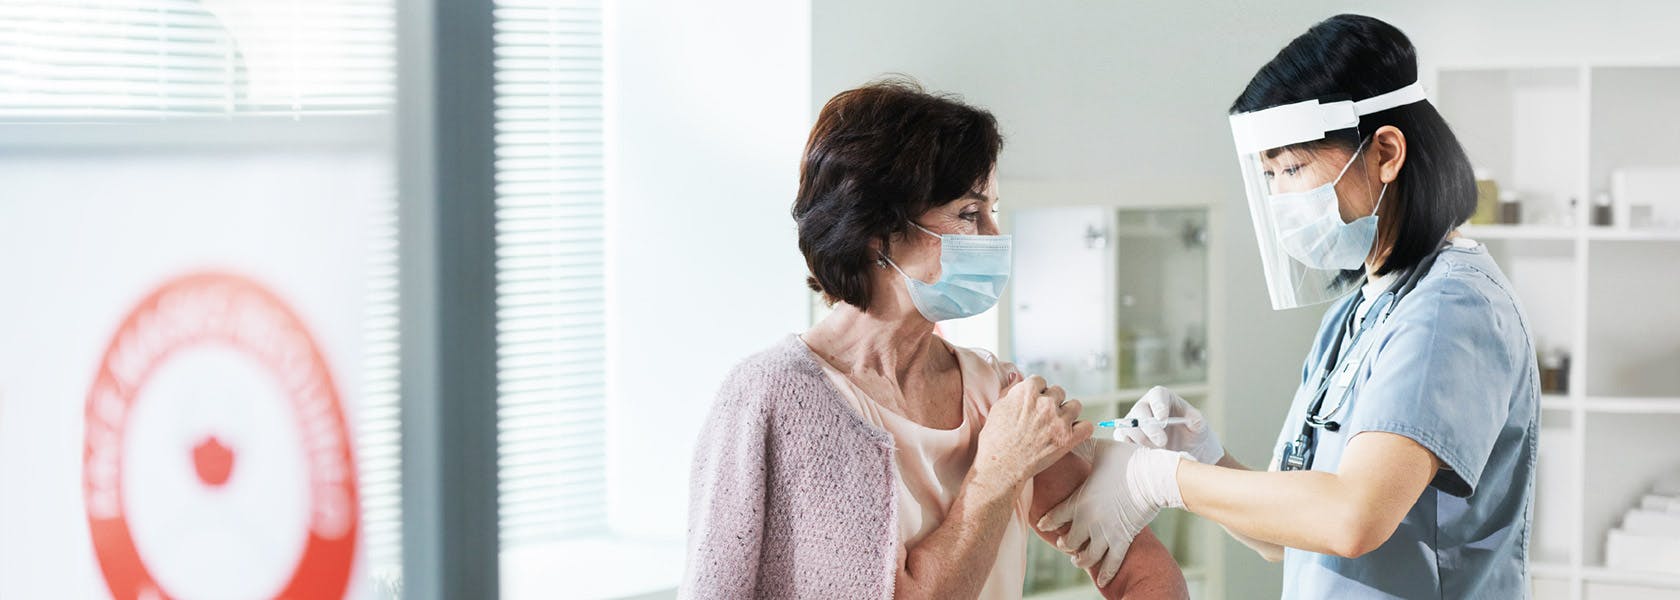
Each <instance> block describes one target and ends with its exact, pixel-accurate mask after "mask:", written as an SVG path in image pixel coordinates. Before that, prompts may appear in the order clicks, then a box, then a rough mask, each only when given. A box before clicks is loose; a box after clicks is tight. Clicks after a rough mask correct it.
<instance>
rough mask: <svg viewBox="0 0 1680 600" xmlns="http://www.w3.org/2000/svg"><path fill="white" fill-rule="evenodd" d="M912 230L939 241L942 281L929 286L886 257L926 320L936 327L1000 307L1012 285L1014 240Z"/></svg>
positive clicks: (1004, 236)
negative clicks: (1000, 302) (1004, 294)
mask: <svg viewBox="0 0 1680 600" xmlns="http://www.w3.org/2000/svg"><path fill="white" fill-rule="evenodd" d="M910 226H911V227H915V228H916V229H920V230H921V231H922V233H926V234H928V235H931V236H933V237H936V238H939V281H935V282H933V283H927V282H925V281H922V280H920V279H916V278H914V277H911V276H909V275H905V274H904V270H903V269H900V268H898V264H897V263H894V262H893V261H892V259H890V258H886V257H885V256H882V257H881V259H882V260H885V261H886V262H887V264H889V265H892V268H893V270H896V271H898V274H899V275H900V276H902V277H904V283H905V285H906V286H908V288H909V290H910V301H911V302H913V303H915V305H916V310H917V311H918V312H920V313H922V316H923V317H927V320H929V321H933V322H935V323H937V322H940V321H944V320H947V319H961V318H964V317H972V316H974V315H978V314H980V313H983V312H986V310H987V309H989V308H991V307H993V306H995V305H997V301H998V296H1001V295H1003V286H1004V285H1007V284H1008V283H1009V261H1010V236H1007V235H958V234H949V233H948V234H943V235H941V234H938V233H934V232H932V231H928V230H927V229H924V228H922V226H921V225H917V224H915V223H911V224H910Z"/></svg>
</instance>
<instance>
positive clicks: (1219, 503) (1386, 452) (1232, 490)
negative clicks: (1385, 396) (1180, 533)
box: [1178, 432, 1437, 558]
mask: <svg viewBox="0 0 1680 600" xmlns="http://www.w3.org/2000/svg"><path fill="white" fill-rule="evenodd" d="M1436 468H1437V463H1436V461H1435V457H1434V455H1432V454H1430V453H1429V451H1428V450H1425V449H1424V448H1423V447H1422V446H1420V445H1418V444H1417V443H1416V442H1414V441H1412V440H1410V439H1408V438H1405V437H1402V436H1398V435H1395V434H1390V433H1385V432H1366V433H1362V434H1359V435H1357V436H1355V437H1354V439H1352V440H1350V441H1349V442H1348V446H1347V448H1346V451H1345V453H1344V454H1343V457H1342V462H1341V465H1340V466H1339V473H1327V472H1323V471H1287V472H1276V471H1273V472H1256V471H1245V470H1239V469H1231V468H1225V467H1218V466H1210V465H1202V464H1197V463H1195V462H1194V461H1183V462H1182V463H1180V465H1179V468H1178V485H1179V491H1180V495H1181V496H1182V497H1183V499H1184V504H1185V508H1186V509H1188V510H1190V511H1191V512H1193V513H1196V514H1198V515H1201V516H1203V517H1206V518H1208V519H1211V520H1213V521H1215V522H1217V523H1219V524H1220V525H1224V526H1225V527H1226V528H1227V529H1230V530H1231V531H1234V532H1236V533H1239V534H1242V535H1245V536H1248V537H1252V538H1255V539H1257V540H1261V541H1265V542H1271V543H1274V544H1281V545H1283V546H1288V547H1291V548H1299V549H1302V550H1308V551H1312V552H1318V553H1322V554H1334V555H1337V556H1343V557H1348V558H1353V557H1358V556H1362V555H1364V554H1365V553H1366V552H1370V551H1371V550H1374V549H1376V548H1377V547H1378V546H1381V545H1382V544H1383V542H1385V541H1387V540H1388V537H1389V536H1390V535H1393V533H1394V530H1395V528H1397V527H1399V525H1400V520H1401V519H1403V518H1405V516H1406V512H1407V511H1408V510H1410V508H1411V507H1412V505H1413V504H1415V503H1416V502H1417V498H1418V496H1419V495H1420V494H1422V493H1423V490H1424V488H1425V487H1426V486H1428V485H1429V479H1430V478H1431V477H1433V476H1434V472H1435V469H1436Z"/></svg>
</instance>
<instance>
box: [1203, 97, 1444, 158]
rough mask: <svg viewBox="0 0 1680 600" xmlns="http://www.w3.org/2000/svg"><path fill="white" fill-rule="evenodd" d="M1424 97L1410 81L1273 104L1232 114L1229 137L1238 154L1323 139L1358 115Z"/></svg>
mask: <svg viewBox="0 0 1680 600" xmlns="http://www.w3.org/2000/svg"><path fill="white" fill-rule="evenodd" d="M1426 99H1428V97H1427V96H1425V95H1424V93H1423V85H1422V84H1421V83H1417V82H1413V83H1412V84H1411V85H1408V86H1406V87H1403V88H1400V89H1397V90H1394V91H1392V92H1388V93H1386V94H1379V95H1376V96H1372V97H1370V98H1366V99H1364V100H1360V101H1358V102H1353V101H1348V100H1341V101H1337V102H1326V103H1320V102H1319V101H1317V100H1305V101H1301V102H1296V103H1294V104H1285V105H1283V106H1274V107H1272V108H1268V109H1265V110H1257V111H1254V112H1248V113H1241V114H1235V115H1231V137H1232V138H1233V139H1234V140H1235V141H1236V143H1237V154H1239V155H1246V154H1254V153H1257V152H1260V151H1262V150H1270V149H1272V148H1281V147H1283V146H1288V145H1290V144H1299V143H1302V142H1310V141H1313V140H1319V139H1324V134H1326V133H1329V132H1331V131H1336V130H1339V129H1348V128H1350V127H1354V126H1357V125H1359V117H1361V116H1364V115H1368V114H1371V113H1376V112H1382V111H1385V110H1388V109H1391V108H1394V107H1396V106H1404V105H1407V104H1411V103H1413V102H1420V101H1423V100H1426Z"/></svg>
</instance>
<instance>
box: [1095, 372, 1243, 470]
mask: <svg viewBox="0 0 1680 600" xmlns="http://www.w3.org/2000/svg"><path fill="white" fill-rule="evenodd" d="M1169 417H1184V418H1185V419H1188V420H1189V421H1190V422H1189V423H1186V424H1183V425H1167V426H1165V427H1163V426H1161V425H1159V424H1157V423H1155V421H1157V420H1159V419H1166V418H1169ZM1126 418H1128V419H1138V420H1139V423H1138V426H1137V427H1126V428H1121V429H1117V430H1115V435H1116V436H1117V437H1122V438H1124V439H1126V440H1129V441H1131V442H1132V443H1134V444H1137V445H1139V446H1147V447H1150V448H1165V449H1167V450H1177V451H1179V452H1187V453H1189V454H1190V456H1191V457H1192V458H1195V459H1196V462H1199V463H1202V464H1204V465H1211V464H1215V463H1218V462H1219V459H1221V458H1224V457H1225V448H1224V447H1223V446H1220V445H1219V436H1217V435H1214V433H1213V428H1212V427H1208V424H1207V421H1206V420H1204V419H1203V418H1202V411H1199V410H1196V407H1194V406H1191V405H1190V403H1189V402H1185V401H1184V399H1183V398H1180V397H1178V394H1174V393H1173V392H1172V390H1169V389H1167V388H1164V387H1161V386H1155V387H1153V388H1150V390H1149V393H1146V394H1144V395H1143V397H1142V398H1139V399H1138V401H1137V404H1134V405H1132V410H1131V411H1128V412H1127V413H1126Z"/></svg>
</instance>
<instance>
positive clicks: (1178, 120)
mask: <svg viewBox="0 0 1680 600" xmlns="http://www.w3.org/2000/svg"><path fill="white" fill-rule="evenodd" d="M1339 12H1365V13H1367V14H1371V15H1373V16H1377V17H1379V18H1383V19H1385V20H1389V21H1390V22H1392V23H1394V24H1395V25H1397V26H1399V27H1400V28H1401V29H1402V30H1404V31H1406V32H1407V34H1408V35H1409V36H1410V37H1411V38H1412V40H1413V42H1414V43H1415V44H1416V45H1417V46H1418V48H1419V52H1420V54H1421V59H1422V62H1423V63H1424V65H1423V66H1424V68H1425V69H1428V68H1430V67H1431V66H1433V65H1438V64H1443V63H1452V64H1460V63H1483V62H1493V63H1498V62H1521V63H1527V62H1531V61H1537V60H1542V61H1555V62H1573V61H1579V60H1586V59H1609V58H1613V59H1619V60H1639V61H1654V60H1674V61H1680V41H1677V40H1680V37H1676V36H1675V35H1674V33H1673V31H1672V28H1673V25H1674V24H1675V23H1680V6H1677V5H1673V4H1670V3H1665V2H1659V1H1644V2H1623V3H1616V4H1615V5H1614V6H1613V7H1611V6H1610V5H1609V4H1607V3H1589V2H1532V1H1530V2H1518V1H1514V0H1503V1H1497V2H1478V3H1451V2H1445V1H1430V2H1410V3H1382V4H1378V3H1352V2H1348V3H1335V2H1323V1H1319V2H1288V3H1253V2H1236V1H1232V0H1220V1H1214V2H1196V3H1180V2H1151V3H1140V2H1079V1H1074V0H1051V1H1045V2H1033V3H1025V2H1012V1H1009V0H964V1H960V2H959V1H956V0H949V1H945V2H925V1H924V2H914V3H907V2H895V1H892V0H816V1H815V2H814V5H813V8H812V24H813V28H812V31H813V33H812V43H813V49H812V60H813V67H812V85H813V94H812V97H811V101H812V105H813V106H814V107H816V106H820V105H821V103H822V102H823V101H824V100H826V99H827V98H828V97H829V96H831V95H833V94H834V93H836V92H838V91H841V90H843V89H846V88H849V87H853V86H856V85H858V84H860V83H862V82H864V81H867V80H869V79H871V78H874V77H877V76H879V75H881V74H883V73H886V72H903V73H907V74H910V75H913V76H915V77H917V78H918V79H920V80H921V81H922V82H923V83H924V84H926V85H928V86H929V87H931V88H933V89H938V90H944V91H950V92H956V93H959V94H961V95H963V96H964V97H965V98H966V99H967V100H969V101H971V102H973V103H976V104H979V105H981V106H984V107H986V108H989V109H991V110H992V111H993V112H994V113H996V114H997V116H998V118H999V120H1000V121H1001V123H1002V126H1003V129H1004V134H1005V136H1007V138H1008V142H1007V145H1006V148H1005V151H1004V156H1003V158H1002V164H1001V165H1000V166H999V173H1000V176H1001V177H1002V178H1004V179H1005V180H1006V181H1007V180H1011V179H1013V180H1045V181H1081V182H1086V183H1088V184H1091V185H1099V186H1100V185H1109V186H1112V188H1113V198H1114V202H1115V203H1116V204H1123V203H1149V200H1150V198H1151V197H1152V196H1154V195H1161V194H1172V195H1186V194H1188V195H1207V197H1210V198H1212V201H1213V203H1214V205H1215V212H1216V216H1215V218H1216V219H1219V220H1220V223H1221V224H1222V226H1223V229H1222V233H1221V237H1220V239H1218V240H1216V246H1215V247H1216V248H1220V249H1222V250H1223V253H1222V255H1220V256H1216V257H1215V258H1214V260H1215V261H1216V263H1217V264H1218V265H1219V266H1220V267H1222V271H1223V272H1224V273H1225V274H1226V280H1225V281H1224V283H1225V285H1226V289H1227V290H1229V293H1228V295H1227V296H1226V297H1224V298H1222V299H1216V300H1215V304H1214V307H1213V310H1215V311H1216V313H1217V316H1218V318H1221V319H1222V320H1223V322H1224V326H1225V329H1224V331H1225V337H1224V339H1220V340H1216V341H1215V343H1216V344H1223V352H1221V353H1220V354H1221V355H1222V356H1223V357H1224V359H1225V364H1224V365H1223V373H1224V377H1223V385H1222V386H1221V389H1220V390H1218V391H1219V393H1221V394H1223V395H1224V398H1225V402H1226V406H1227V408H1226V410H1225V414H1224V415H1223V416H1222V420H1223V423H1222V425H1223V427H1222V430H1221V434H1222V435H1223V436H1224V439H1225V441H1226V444H1227V446H1228V447H1229V448H1230V449H1231V450H1232V452H1233V453H1235V454H1236V455H1237V456H1238V457H1239V458H1240V459H1242V460H1244V461H1245V462H1248V463H1249V464H1262V463H1263V462H1264V461H1265V460H1266V459H1268V458H1269V456H1270V446H1271V444H1272V442H1273V440H1274V439H1275V436H1276V434H1277V426H1278V423H1279V422H1280V420H1281V417H1282V414H1283V412H1284V411H1285V409H1286V408H1287V406H1288V401H1289V397H1290V394H1291V393H1292V392H1293V390H1294V387H1295V383H1296V381H1297V379H1298V377H1299V370H1300V362H1301V357H1302V355H1303V354H1304V352H1305V350H1306V347H1307V344H1308V340H1309V338H1310V336H1311V333H1312V330H1313V328H1314V327H1315V326H1316V325H1317V321H1318V316H1319V315H1318V313H1317V311H1314V310H1298V311H1291V312H1282V313H1278V312H1273V311H1271V310H1270V309H1269V308H1268V305H1267V302H1266V296H1265V287H1264V285H1265V284H1264V281H1263V279H1262V277H1261V275H1260V273H1259V270H1258V269H1257V268H1255V267H1256V265H1255V258H1254V256H1253V250H1252V249H1253V247H1254V234H1253V229H1252V227H1251V226H1250V225H1249V222H1248V216H1247V209H1246V207H1245V205H1244V204H1243V196H1242V193H1241V187H1240V177H1239V175H1238V173H1237V172H1236V169H1235V165H1234V161H1233V159H1232V157H1231V147H1230V144H1231V142H1230V133H1229V130H1228V129H1227V127H1226V121H1225V118H1224V115H1225V112H1226V110H1225V109H1226V108H1227V107H1228V106H1229V104H1230V102H1231V100H1232V99H1234V98H1235V97H1236V95H1237V93H1238V92H1240V91H1241V89H1242V87H1243V85H1244V84H1245V83H1246V82H1247V81H1248V78H1249V77H1250V76H1251V75H1253V73H1254V71H1255V69H1257V68H1258V67H1259V66H1260V65H1261V64H1263V63H1264V62H1265V61H1266V60H1268V59H1270V58H1271V56H1272V55H1273V54H1275V52H1276V51H1277V50H1278V49H1280V48H1281V47H1282V46H1283V45H1284V44H1286V43H1287V42H1288V41H1289V40H1290V39H1292V38H1293V37H1294V36H1296V35H1299V34H1300V33H1301V32H1304V31H1305V30H1306V28H1307V27H1309V26H1310V25H1311V24H1313V23H1315V22H1317V21H1318V20H1321V19H1323V18H1325V17H1328V16H1331V15H1334V14H1336V13H1339ZM1001 194H1002V197H1003V198H1004V199H1005V206H1006V207H1007V206H1011V205H1013V206H1016V207H1019V206H1021V205H1022V204H1023V203H1029V202H1031V200H1030V199H1026V198H1019V197H1012V196H1011V195H1010V190H1009V189H1008V188H1004V189H1002V190H1001ZM1221 261H1222V262H1221ZM1216 272H1219V271H1216ZM1226 556H1227V558H1226V562H1227V584H1226V585H1227V588H1226V596H1227V597H1231V598H1245V597H1260V596H1264V595H1266V592H1263V591H1257V590H1268V589H1277V588H1278V586H1279V584H1280V581H1281V579H1280V578H1281V570H1280V569H1279V568H1278V567H1276V566H1274V565H1268V564H1266V563H1264V562H1261V561H1259V560H1258V559H1257V558H1255V557H1254V556H1253V554H1252V553H1250V552H1248V551H1247V550H1246V549H1244V548H1242V547H1241V546H1239V545H1237V544H1235V543H1234V542H1233V543H1230V544H1228V545H1227V548H1226Z"/></svg>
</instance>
